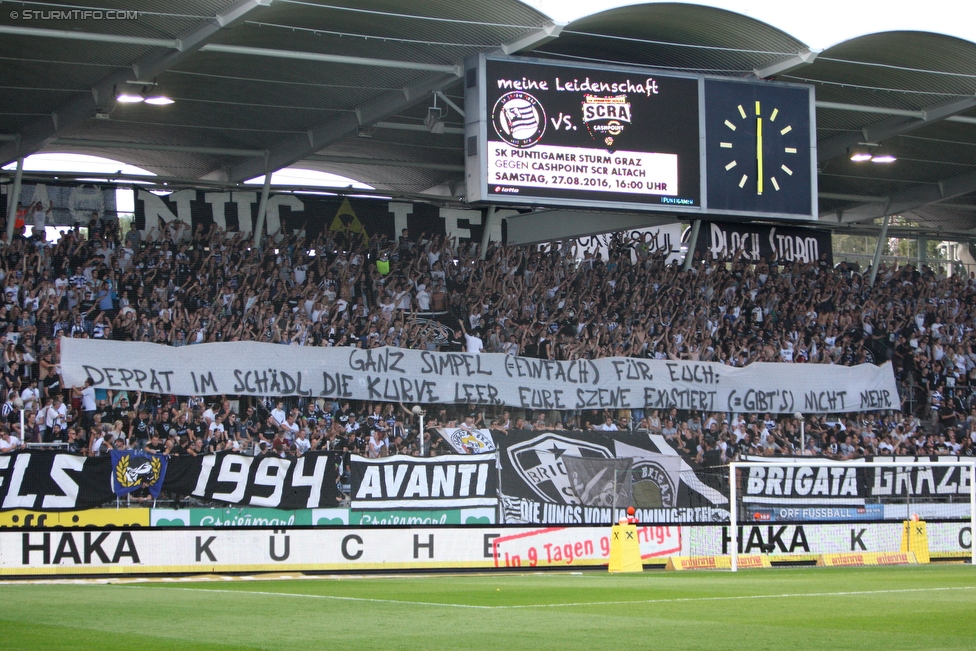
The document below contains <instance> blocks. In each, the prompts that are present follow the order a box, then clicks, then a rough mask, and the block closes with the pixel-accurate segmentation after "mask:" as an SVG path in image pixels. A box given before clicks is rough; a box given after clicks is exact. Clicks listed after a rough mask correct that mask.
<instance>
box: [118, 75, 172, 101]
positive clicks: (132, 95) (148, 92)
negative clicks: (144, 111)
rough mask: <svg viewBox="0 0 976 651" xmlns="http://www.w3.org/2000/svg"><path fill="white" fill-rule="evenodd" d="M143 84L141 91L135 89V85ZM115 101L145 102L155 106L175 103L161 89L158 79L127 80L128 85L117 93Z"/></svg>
mask: <svg viewBox="0 0 976 651" xmlns="http://www.w3.org/2000/svg"><path fill="white" fill-rule="evenodd" d="M137 86H141V87H142V88H141V89H140V90H139V91H135V90H133V88H134V87H137ZM115 101H117V102H119V103H121V104H138V103H140V102H145V103H146V104H152V105H153V106H165V105H167V104H173V103H174V102H173V100H172V99H170V98H169V97H167V96H166V95H165V94H163V93H162V91H160V90H159V84H157V83H156V80H155V79H154V80H152V81H127V82H126V85H125V86H123V87H122V89H121V90H118V91H117V92H116V93H115Z"/></svg>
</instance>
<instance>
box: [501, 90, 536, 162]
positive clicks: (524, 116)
mask: <svg viewBox="0 0 976 651" xmlns="http://www.w3.org/2000/svg"><path fill="white" fill-rule="evenodd" d="M491 120H492V123H493V124H494V125H495V133H497V134H498V137H499V138H501V139H502V140H504V141H505V142H507V143H508V144H510V145H511V146H512V147H518V148H520V149H527V148H529V147H532V146H534V145H535V144H536V143H537V142H539V141H540V140H541V139H542V134H544V133H545V132H546V111H545V109H544V108H542V104H540V103H539V100H537V99H536V98H535V97H533V96H532V95H529V94H528V93H524V92H522V91H520V90H516V91H512V92H511V93H505V94H504V95H502V96H501V97H499V98H498V101H497V102H495V108H493V109H492V111H491Z"/></svg>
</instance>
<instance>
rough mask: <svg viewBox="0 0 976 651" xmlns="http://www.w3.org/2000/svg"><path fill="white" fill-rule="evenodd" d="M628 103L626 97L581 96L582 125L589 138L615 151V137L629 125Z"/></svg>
mask: <svg viewBox="0 0 976 651" xmlns="http://www.w3.org/2000/svg"><path fill="white" fill-rule="evenodd" d="M630 116H631V112H630V102H628V101H627V96H626V95H609V96H601V95H583V124H585V125H586V130H587V131H589V132H590V136H591V137H592V138H593V139H594V140H597V141H602V142H603V144H604V145H605V146H606V147H607V149H611V150H612V149H615V148H616V147H614V143H615V142H616V139H617V136H619V135H620V134H621V133H623V131H624V128H625V127H626V126H627V125H628V124H630Z"/></svg>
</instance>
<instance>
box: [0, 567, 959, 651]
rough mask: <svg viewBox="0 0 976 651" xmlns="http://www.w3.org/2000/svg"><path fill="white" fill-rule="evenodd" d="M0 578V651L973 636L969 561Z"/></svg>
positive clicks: (844, 642)
mask: <svg viewBox="0 0 976 651" xmlns="http://www.w3.org/2000/svg"><path fill="white" fill-rule="evenodd" d="M208 578H209V579H210V580H208V581H192V582H191V581H180V580H167V581H160V580H158V579H153V580H143V581H134V580H133V579H126V580H122V581H121V582H118V583H112V584H104V583H102V584H95V583H84V582H81V581H76V582H65V583H57V584H52V583H47V584H37V583H31V584H28V583H5V584H3V585H0V603H2V606H0V649H4V650H10V651H13V650H19V649H30V650H35V649H91V650H93V651H94V650H97V651H108V650H114V649H133V650H138V651H153V650H156V649H204V650H214V651H231V650H233V649H302V650H308V651H310V650H313V649H336V650H341V651H348V650H352V649H371V650H377V649H519V650H522V649H531V650H533V651H535V650H542V649H560V650H563V649H587V650H589V649H592V650H600V651H603V650H606V651H611V650H616V649H655V650H662V651H664V650H666V651H674V650H683V649H688V650H698V649H750V650H760V651H761V650H767V649H768V650H769V651H786V650H793V649H811V650H814V649H816V650H818V651H820V650H823V649H830V650H831V651H837V650H845V649H852V650H853V649H857V650H859V651H873V650H879V651H896V650H898V649H905V650H912V651H916V650H919V649H932V650H934V649H967V650H972V649H974V648H976V568H973V567H972V566H968V565H967V566H961V565H952V566H916V567H888V568H861V569H814V568H802V569H773V570H753V571H744V572H739V573H738V574H732V573H729V572H697V573H695V572H689V573H677V572H674V573H672V572H667V573H666V572H663V571H648V572H645V573H643V574H636V575H633V574H632V575H608V574H606V573H602V572H593V571H590V572H585V573H554V572H550V573H536V574H492V575H451V576H448V575H436V576H409V575H407V576H396V577H334V576H333V577H314V578H308V579H290V580H289V579H281V580H264V579H251V580H247V579H243V580H242V579H222V578H220V577H208Z"/></svg>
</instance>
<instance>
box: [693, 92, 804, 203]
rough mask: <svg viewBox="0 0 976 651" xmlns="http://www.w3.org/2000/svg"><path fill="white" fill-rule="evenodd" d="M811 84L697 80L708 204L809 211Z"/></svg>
mask: <svg viewBox="0 0 976 651" xmlns="http://www.w3.org/2000/svg"><path fill="white" fill-rule="evenodd" d="M812 104H813V103H812V90H811V89H810V88H808V87H806V86H790V85H783V84H771V83H765V84H757V83H747V82H740V81H728V80H715V79H705V143H706V144H705V149H706V151H705V157H706V161H707V163H706V169H707V172H706V178H707V198H708V199H707V202H708V203H707V205H708V208H709V211H729V212H733V213H734V212H743V213H763V214H784V215H813V214H815V197H816V194H815V189H814V182H815V177H814V175H813V174H812V173H811V172H812V170H814V169H815V167H814V156H815V149H814V147H815V144H814V142H813V141H812V138H811V124H812V109H811V106H812Z"/></svg>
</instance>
